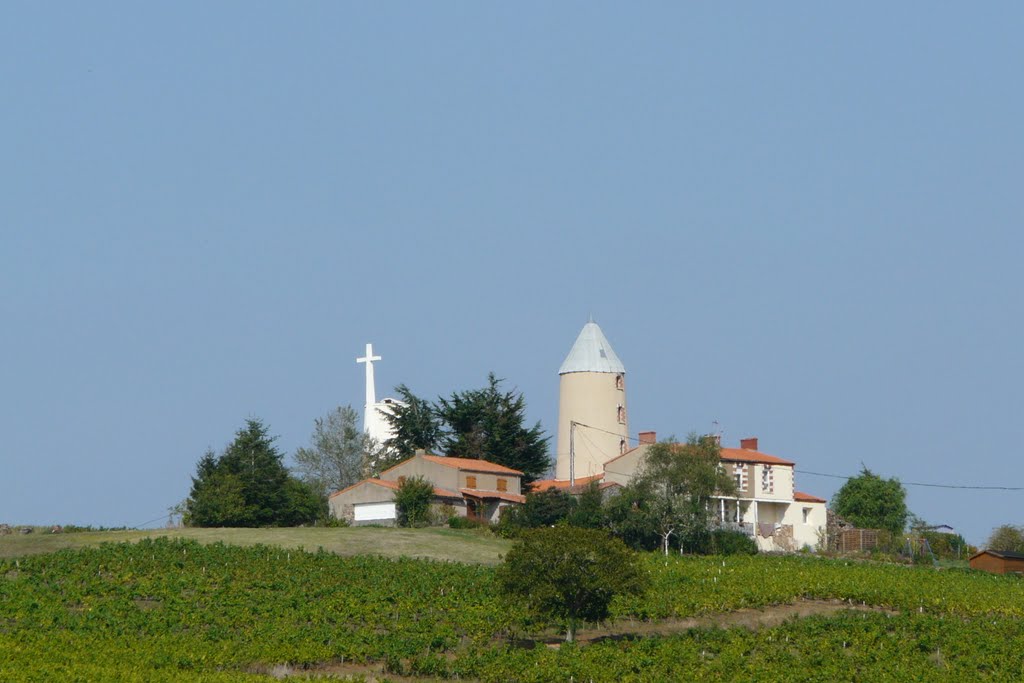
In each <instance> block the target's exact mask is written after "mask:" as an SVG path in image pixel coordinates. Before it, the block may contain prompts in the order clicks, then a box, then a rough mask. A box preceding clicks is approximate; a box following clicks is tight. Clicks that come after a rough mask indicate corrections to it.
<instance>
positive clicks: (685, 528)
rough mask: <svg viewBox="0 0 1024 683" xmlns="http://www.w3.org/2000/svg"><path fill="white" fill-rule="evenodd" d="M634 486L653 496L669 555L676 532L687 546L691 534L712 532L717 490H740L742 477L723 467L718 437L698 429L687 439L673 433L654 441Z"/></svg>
mask: <svg viewBox="0 0 1024 683" xmlns="http://www.w3.org/2000/svg"><path fill="white" fill-rule="evenodd" d="M632 486H633V487H634V488H635V492H636V495H638V496H639V497H641V498H646V499H647V505H646V508H647V511H648V513H649V516H650V518H651V519H652V520H653V521H654V524H655V527H656V531H657V533H658V536H659V537H660V538H661V546H662V549H663V551H664V552H665V554H666V555H667V554H668V548H669V541H670V539H671V538H672V537H673V536H675V537H676V538H677V539H678V540H679V544H680V548H682V547H683V545H684V544H685V543H686V542H687V541H688V540H692V539H693V538H694V537H699V536H702V535H705V534H707V533H708V529H709V527H710V524H711V517H712V515H713V514H714V513H713V510H712V506H711V505H710V503H711V497H712V496H714V495H716V494H720V495H734V494H735V491H736V482H735V481H734V480H733V479H732V477H730V476H728V475H727V474H726V473H725V471H724V470H723V469H722V467H721V448H720V447H719V445H718V442H717V441H716V440H715V439H714V438H712V437H709V436H703V437H698V436H697V435H696V434H691V435H690V436H689V438H688V439H687V441H686V443H684V444H680V443H677V442H676V441H675V440H673V439H669V440H668V441H661V442H659V443H656V444H654V445H653V446H651V447H650V448H649V449H648V451H647V454H646V456H645V458H644V464H643V468H642V469H641V471H640V474H639V476H638V477H636V479H635V481H634V482H633V484H632Z"/></svg>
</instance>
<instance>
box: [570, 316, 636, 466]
mask: <svg viewBox="0 0 1024 683" xmlns="http://www.w3.org/2000/svg"><path fill="white" fill-rule="evenodd" d="M558 375H559V380H558V446H557V451H556V452H555V457H556V462H555V478H556V479H573V480H576V479H580V478H582V477H589V476H591V475H595V474H601V473H602V472H604V464H605V463H606V462H608V461H609V460H611V459H612V458H615V457H618V456H619V455H621V454H622V453H624V452H625V451H626V449H627V448H628V447H629V423H628V421H627V415H626V368H625V367H624V366H623V365H622V361H620V360H619V357H618V356H616V355H615V351H613V350H612V345H611V344H609V343H608V340H607V339H606V338H605V336H604V333H603V332H602V331H601V328H600V327H598V326H597V323H595V322H594V321H593V319H591V320H590V322H588V323H587V324H586V325H584V326H583V329H582V330H581V331H580V335H579V337H577V338H576V343H575V344H573V345H572V349H571V350H570V351H569V355H568V356H566V357H565V362H563V363H562V367H561V368H560V369H559V370H558Z"/></svg>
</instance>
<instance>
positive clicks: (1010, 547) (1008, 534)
mask: <svg viewBox="0 0 1024 683" xmlns="http://www.w3.org/2000/svg"><path fill="white" fill-rule="evenodd" d="M985 547H987V548H988V549H989V550H1003V551H1006V552H1011V553H1024V528H1022V527H1019V526H1013V525H1012V524H1003V525H1002V526H998V527H996V528H995V529H993V530H992V535H991V536H989V537H988V541H987V542H986V543H985Z"/></svg>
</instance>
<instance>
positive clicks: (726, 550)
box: [711, 529, 757, 555]
mask: <svg viewBox="0 0 1024 683" xmlns="http://www.w3.org/2000/svg"><path fill="white" fill-rule="evenodd" d="M711 552H712V554H714V555H757V542H756V541H754V539H752V538H751V537H750V536H747V535H746V534H745V533H743V532H742V531H733V530H732V529H717V530H715V531H712V532H711Z"/></svg>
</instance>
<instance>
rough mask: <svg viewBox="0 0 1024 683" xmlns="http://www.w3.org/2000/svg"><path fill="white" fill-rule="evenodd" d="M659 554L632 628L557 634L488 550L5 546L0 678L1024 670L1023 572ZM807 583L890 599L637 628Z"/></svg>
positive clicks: (996, 674) (534, 677)
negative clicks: (777, 618)
mask: <svg viewBox="0 0 1024 683" xmlns="http://www.w3.org/2000/svg"><path fill="white" fill-rule="evenodd" d="M645 562H646V567H647V570H648V571H649V572H650V573H651V578H652V586H651V588H650V590H649V591H648V593H647V594H646V595H645V596H644V597H642V598H639V599H632V600H622V601H620V602H617V603H616V604H615V605H614V613H615V615H616V625H617V628H618V630H619V631H621V632H622V633H624V634H625V635H623V636H621V637H608V638H604V639H596V640H593V641H592V642H589V643H587V644H583V645H579V646H563V647H560V648H553V647H547V646H545V643H544V642H543V641H544V639H545V638H547V637H550V636H552V635H553V631H545V629H544V625H543V624H535V623H533V624H531V623H529V622H527V621H525V619H524V617H523V615H521V614H518V613H517V612H516V610H515V609H510V608H509V607H507V606H505V605H503V604H501V602H500V601H499V600H498V599H497V598H496V596H495V595H494V594H493V590H492V588H493V584H492V582H493V572H494V570H493V568H491V567H486V566H481V565H468V564H457V563H443V562H432V561H427V560H412V559H398V560H389V559H385V558H375V557H365V556H362V557H339V556H337V555H333V554H330V553H326V552H317V553H310V552H303V551H300V550H286V549H281V548H273V547H267V546H256V547H236V546H227V545H222V544H212V545H202V544H199V543H197V542H195V541H189V540H168V539H157V540H144V541H141V542H139V543H137V544H117V545H113V544H111V545H104V546H101V547H99V548H85V549H79V550H64V551H60V552H57V553H52V554H46V555H36V556H32V557H27V558H22V559H10V560H3V561H0V680H3V681H22V680H25V681H28V680H32V681H36V680H38V681H54V680H82V681H106V680H109V681H114V680H117V681H122V680H135V681H171V680H196V679H201V680H209V681H243V680H244V681H250V680H261V679H265V680H273V679H272V678H271V676H270V674H271V673H277V674H279V673H280V672H281V671H285V670H290V671H293V672H295V673H297V674H299V675H307V674H317V673H325V672H328V671H332V672H342V673H344V672H346V668H345V667H346V666H349V665H353V667H354V668H353V669H351V670H350V671H351V672H360V671H361V672H363V674H364V675H365V674H366V672H368V671H376V672H383V673H380V674H374V676H375V677H377V678H381V677H386V676H387V675H389V674H393V675H404V676H415V677H423V678H424V679H425V680H437V679H447V678H458V679H461V680H467V679H468V680H481V681H560V680H570V679H572V680H576V681H585V680H591V679H592V680H594V681H619V680H623V681H663V680H680V679H686V680H722V681H724V680H729V681H732V680H758V681H772V680H780V681H781V680H787V681H789V680H797V681H799V680H805V681H814V680H894V681H902V680H907V681H912V680H913V681H917V680H958V679H963V678H968V677H981V678H987V679H989V680H1018V679H1021V678H1022V677H1024V629H1022V626H1024V622H1022V618H1024V583H1022V582H1021V581H1020V580H1019V579H1016V578H1012V577H999V576H992V575H985V574H975V573H970V572H967V571H962V570H944V571H935V570H933V569H921V568H914V567H903V566H895V565H875V564H866V563H850V562H843V561H838V560H823V559H818V558H814V557H742V558H738V557H737V558H733V557H730V558H721V557H718V558H715V557H710V558H680V557H670V558H665V557H662V556H657V555H652V556H649V557H647V558H645ZM805 598H814V599H827V600H839V601H843V602H845V603H846V604H849V605H851V606H853V605H857V606H862V605H870V606H878V607H885V608H887V609H888V610H889V611H888V612H865V611H852V610H850V611H845V610H844V611H841V612H838V613H837V614H834V615H829V616H825V615H822V616H813V617H808V618H803V619H798V620H791V621H788V622H785V623H783V624H782V625H780V626H775V627H765V628H760V629H757V630H754V631H751V630H748V629H745V628H729V629H714V628H703V629H690V630H685V631H682V632H679V633H676V634H672V635H664V636H650V637H641V636H639V635H633V636H630V635H629V626H628V625H629V624H631V623H635V624H639V623H649V622H651V621H659V620H673V619H683V618H687V617H692V616H695V615H701V614H713V613H720V612H729V611H732V610H736V609H740V608H756V607H763V606H767V605H773V604H780V603H789V602H792V601H794V600H798V599H805ZM552 640H553V638H552ZM535 641H539V642H535ZM284 667H287V668H284ZM360 667H361V668H360Z"/></svg>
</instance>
